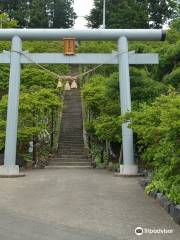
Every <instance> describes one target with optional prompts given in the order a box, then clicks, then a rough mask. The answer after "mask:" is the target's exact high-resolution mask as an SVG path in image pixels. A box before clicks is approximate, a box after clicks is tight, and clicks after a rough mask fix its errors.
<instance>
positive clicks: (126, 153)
mask: <svg viewBox="0 0 180 240" xmlns="http://www.w3.org/2000/svg"><path fill="white" fill-rule="evenodd" d="M118 52H119V87H120V104H121V114H124V113H126V112H130V111H131V90H130V76H129V58H128V40H127V38H126V37H121V38H119V40H118ZM122 146H123V165H120V174H122V175H134V174H137V173H138V167H137V165H135V162H134V149H133V131H132V129H130V128H128V122H127V123H123V124H122Z"/></svg>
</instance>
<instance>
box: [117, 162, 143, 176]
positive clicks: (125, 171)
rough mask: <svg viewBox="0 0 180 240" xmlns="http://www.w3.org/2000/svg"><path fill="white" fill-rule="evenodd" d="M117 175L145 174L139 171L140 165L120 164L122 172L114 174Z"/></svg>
mask: <svg viewBox="0 0 180 240" xmlns="http://www.w3.org/2000/svg"><path fill="white" fill-rule="evenodd" d="M114 175H115V176H116V177H141V176H143V175H144V174H141V173H138V166H137V165H135V164H132V165H130V164H129V165H120V172H119V173H115V174H114Z"/></svg>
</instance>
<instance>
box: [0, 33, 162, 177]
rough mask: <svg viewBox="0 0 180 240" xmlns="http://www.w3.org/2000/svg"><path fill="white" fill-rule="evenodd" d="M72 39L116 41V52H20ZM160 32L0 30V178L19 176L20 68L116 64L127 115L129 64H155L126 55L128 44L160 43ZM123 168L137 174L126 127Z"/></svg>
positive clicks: (149, 57) (150, 58)
mask: <svg viewBox="0 0 180 240" xmlns="http://www.w3.org/2000/svg"><path fill="white" fill-rule="evenodd" d="M67 37H73V38H76V39H77V40H81V41H83V40H84V41H95V40H98V41H100V40H110V41H111V40H113V41H118V52H117V53H112V54H95V53H93V54H88V53H87V54H76V55H74V56H65V55H63V54H59V53H27V52H23V51H22V41H23V40H62V39H64V38H67ZM164 39H165V32H164V31H163V30H154V29H87V30H73V29H1V30H0V40H1V41H2V40H12V47H11V51H10V52H8V51H4V52H3V53H1V54H0V63H1V64H10V78H9V95H8V112H7V126H6V142H5V157H4V165H3V166H0V175H1V176H8V177H9V176H19V166H17V165H16V144H17V125H18V106H19V89H20V74H21V64H32V63H38V64H44V63H46V64H57V63H59V64H101V63H104V64H118V65H119V81H120V104H121V113H122V114H124V113H126V112H129V111H131V93H130V76H129V65H130V64H158V63H159V56H158V54H135V53H131V52H128V40H132V41H138V40H142V41H161V40H164ZM122 142H123V165H121V166H120V173H121V174H122V175H134V174H137V173H138V167H137V165H136V164H135V161H134V150H133V132H132V129H130V128H128V123H123V124H122Z"/></svg>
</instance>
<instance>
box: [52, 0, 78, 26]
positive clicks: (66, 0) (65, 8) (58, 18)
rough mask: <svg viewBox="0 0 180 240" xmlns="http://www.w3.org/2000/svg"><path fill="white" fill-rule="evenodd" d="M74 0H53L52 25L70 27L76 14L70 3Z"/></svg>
mask: <svg viewBox="0 0 180 240" xmlns="http://www.w3.org/2000/svg"><path fill="white" fill-rule="evenodd" d="M73 3H74V0H55V1H54V7H53V25H52V26H53V27H54V28H70V27H72V26H73V25H74V21H75V18H76V14H75V12H74V10H73V7H72V4H73Z"/></svg>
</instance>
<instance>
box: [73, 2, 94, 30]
mask: <svg viewBox="0 0 180 240" xmlns="http://www.w3.org/2000/svg"><path fill="white" fill-rule="evenodd" d="M92 7H93V0H74V11H75V12H76V14H77V16H79V17H78V18H77V19H76V23H75V26H74V28H76V29H82V28H87V27H86V26H85V25H86V24H87V21H86V20H85V19H84V18H83V16H86V15H88V14H89V12H90V10H91V8H92Z"/></svg>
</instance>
